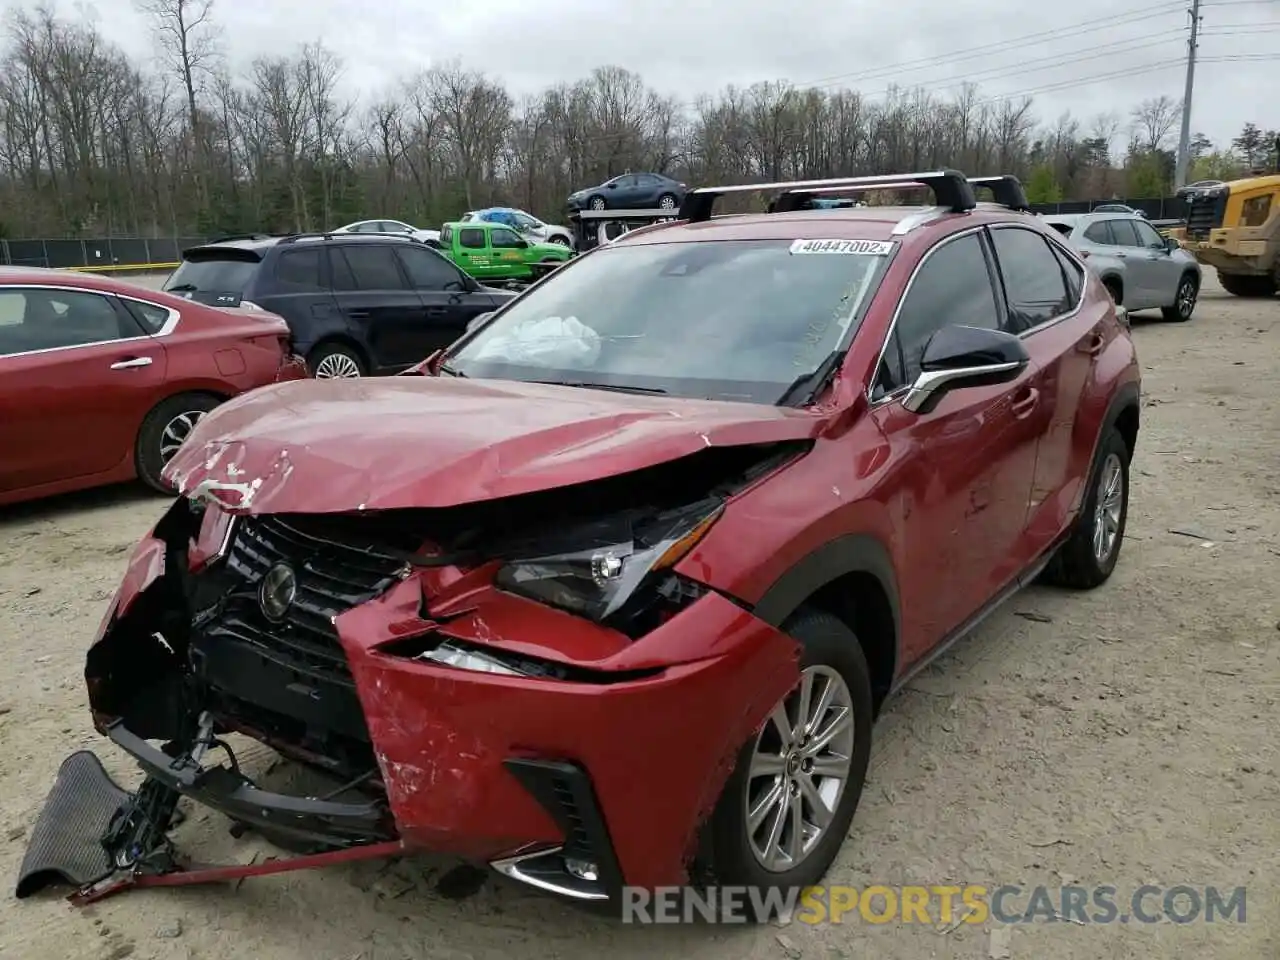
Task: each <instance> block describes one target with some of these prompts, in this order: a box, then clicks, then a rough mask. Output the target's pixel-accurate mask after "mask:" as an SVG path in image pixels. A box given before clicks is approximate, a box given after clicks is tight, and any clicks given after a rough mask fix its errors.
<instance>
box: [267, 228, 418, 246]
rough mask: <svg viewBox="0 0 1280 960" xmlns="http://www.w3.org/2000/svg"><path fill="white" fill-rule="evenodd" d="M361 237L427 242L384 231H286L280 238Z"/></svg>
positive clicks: (408, 235)
mask: <svg viewBox="0 0 1280 960" xmlns="http://www.w3.org/2000/svg"><path fill="white" fill-rule="evenodd" d="M361 237H390V238H392V239H396V240H408V241H409V242H410V243H426V241H425V240H419V239H418V238H417V237H415V236H413V234H410V233H392V232H390V231H384V232H379V233H364V232H361V233H333V232H329V233H286V234H285V235H284V236H282V237H281V238H280V242H281V243H297V242H298V241H299V240H351V239H355V240H359V239H360V238H361Z"/></svg>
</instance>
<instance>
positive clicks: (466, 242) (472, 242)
mask: <svg viewBox="0 0 1280 960" xmlns="http://www.w3.org/2000/svg"><path fill="white" fill-rule="evenodd" d="M458 242H459V243H460V244H461V245H462V246H464V247H466V248H467V249H468V250H483V249H484V248H485V242H484V231H483V230H475V229H471V230H462V231H460V232H459V233H458Z"/></svg>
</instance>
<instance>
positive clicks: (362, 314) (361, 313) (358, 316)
mask: <svg viewBox="0 0 1280 960" xmlns="http://www.w3.org/2000/svg"><path fill="white" fill-rule="evenodd" d="M347 316H348V317H350V318H351V319H352V320H368V319H369V318H370V317H371V316H373V314H371V313H370V312H369V311H368V310H348V311H347Z"/></svg>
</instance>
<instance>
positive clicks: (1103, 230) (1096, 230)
mask: <svg viewBox="0 0 1280 960" xmlns="http://www.w3.org/2000/svg"><path fill="white" fill-rule="evenodd" d="M1084 238H1085V239H1086V240H1088V241H1089V242H1090V243H1098V244H1101V245H1102V246H1104V247H1109V246H1111V245H1112V244H1114V243H1115V241H1114V240H1112V239H1111V231H1110V230H1108V229H1107V221H1106V220H1099V221H1098V222H1097V223H1091V224H1090V225H1089V229H1088V230H1086V231H1085V232H1084Z"/></svg>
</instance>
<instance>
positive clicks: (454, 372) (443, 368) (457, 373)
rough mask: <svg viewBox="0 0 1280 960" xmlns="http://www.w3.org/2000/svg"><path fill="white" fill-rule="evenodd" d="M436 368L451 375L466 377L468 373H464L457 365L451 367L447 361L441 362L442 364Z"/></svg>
mask: <svg viewBox="0 0 1280 960" xmlns="http://www.w3.org/2000/svg"><path fill="white" fill-rule="evenodd" d="M436 369H437V370H439V371H440V372H441V373H447V374H448V375H449V376H451V377H464V378H465V377H466V374H465V373H463V372H462V371H461V370H458V369H456V368H455V367H451V366H449V364H447V363H442V364H440V366H438V367H437V368H436Z"/></svg>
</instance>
